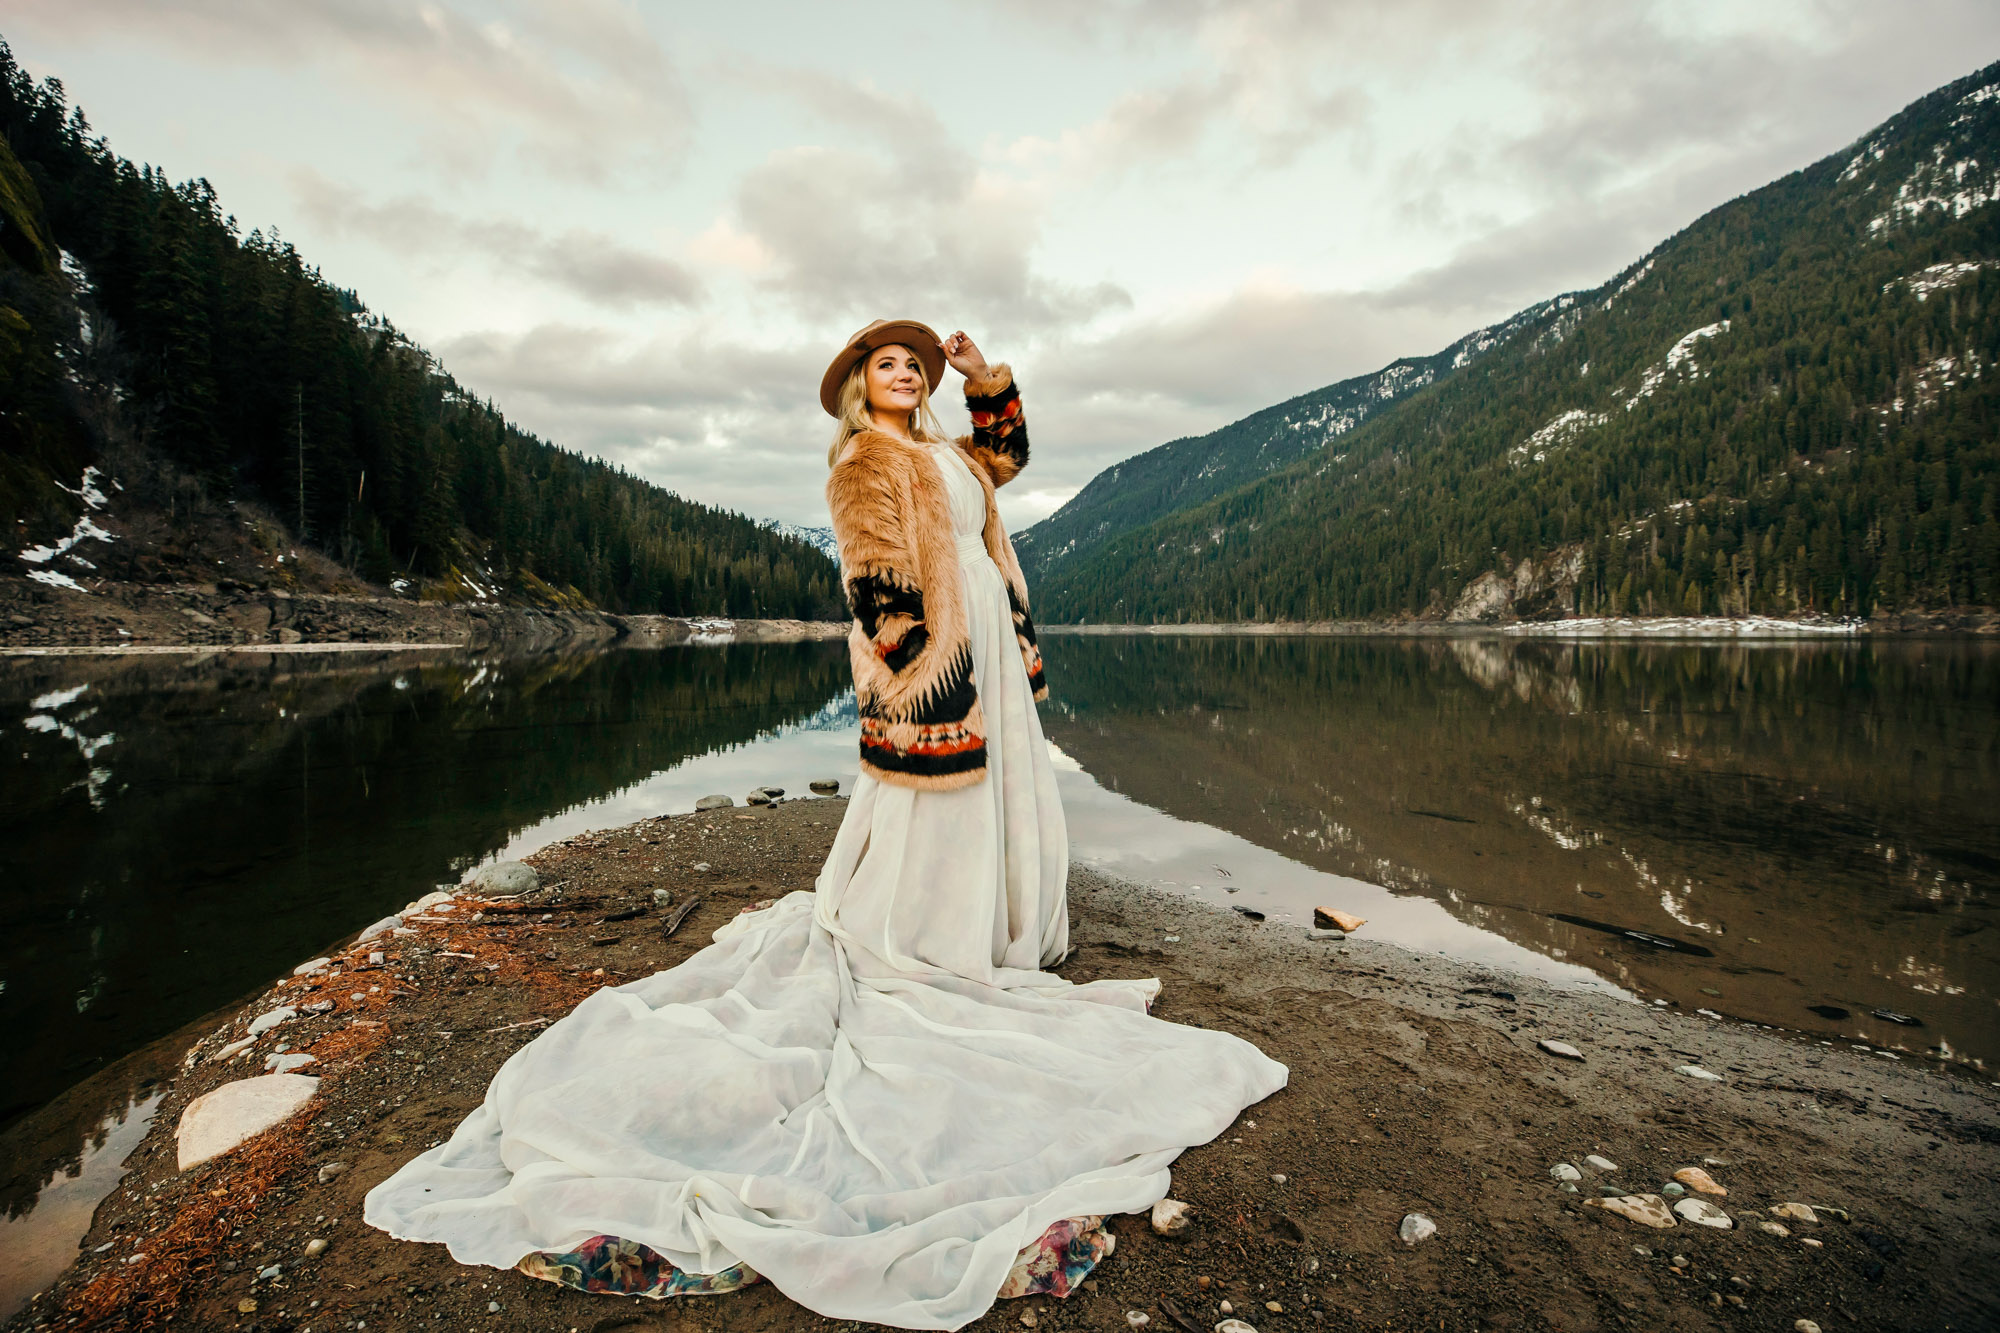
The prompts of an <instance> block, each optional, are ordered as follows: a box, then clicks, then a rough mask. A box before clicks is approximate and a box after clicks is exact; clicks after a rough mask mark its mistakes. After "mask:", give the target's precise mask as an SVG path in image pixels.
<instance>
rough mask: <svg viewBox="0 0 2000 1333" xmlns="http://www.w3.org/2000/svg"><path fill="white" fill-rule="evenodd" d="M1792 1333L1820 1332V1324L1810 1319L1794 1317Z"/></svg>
mask: <svg viewBox="0 0 2000 1333" xmlns="http://www.w3.org/2000/svg"><path fill="white" fill-rule="evenodd" d="M1792 1333H1819V1325H1818V1324H1815V1323H1814V1322H1813V1321H1812V1320H1810V1319H1794V1320H1793V1321H1792Z"/></svg>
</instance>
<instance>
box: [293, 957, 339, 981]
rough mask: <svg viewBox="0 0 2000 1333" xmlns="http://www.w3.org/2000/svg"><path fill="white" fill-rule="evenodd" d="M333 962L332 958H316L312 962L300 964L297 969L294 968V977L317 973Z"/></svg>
mask: <svg viewBox="0 0 2000 1333" xmlns="http://www.w3.org/2000/svg"><path fill="white" fill-rule="evenodd" d="M332 962H333V960H332V959H331V958H315V959H313V960H312V961H311V962H306V963H300V964H299V965H298V966H297V967H295V968H293V969H292V975H293V976H295V977H302V976H304V975H305V974H306V973H308V972H317V971H319V970H321V969H322V968H324V967H326V966H328V965H329V964H330V963H332Z"/></svg>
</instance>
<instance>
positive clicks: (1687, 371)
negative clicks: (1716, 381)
mask: <svg viewBox="0 0 2000 1333" xmlns="http://www.w3.org/2000/svg"><path fill="white" fill-rule="evenodd" d="M1727 332H1729V321H1728V320H1726V319H1719V320H1717V321H1716V322H1715V323H1713V324H1705V325H1703V326H1702V327H1701V328H1698V329H1696V330H1694V331H1693V332H1692V333H1684V334H1682V335H1681V337H1680V340H1679V341H1678V342H1676V343H1675V344H1674V345H1673V346H1672V347H1670V348H1668V349H1667V359H1666V360H1665V361H1663V362H1660V363H1658V364H1655V365H1650V366H1647V367H1646V368H1645V369H1644V370H1643V371H1641V372H1639V388H1638V389H1637V391H1636V392H1634V393H1633V395H1632V396H1631V397H1630V398H1627V399H1626V400H1625V410H1626V411H1627V412H1630V411H1631V410H1632V409H1633V408H1635V407H1637V406H1638V405H1639V402H1640V400H1641V399H1645V398H1651V397H1652V396H1653V394H1654V393H1655V392H1656V391H1657V390H1658V389H1659V387H1660V386H1661V385H1662V384H1664V383H1666V382H1667V379H1668V377H1669V376H1673V377H1675V378H1678V379H1682V380H1691V379H1700V378H1701V377H1702V376H1704V375H1706V374H1707V373H1708V372H1707V371H1705V370H1703V369H1702V368H1701V365H1700V363H1699V362H1697V361H1696V360H1695V355H1694V347H1695V344H1696V343H1698V342H1700V341H1701V340H1702V339H1704V338H1713V337H1715V336H1716V335H1718V334H1723V333H1727Z"/></svg>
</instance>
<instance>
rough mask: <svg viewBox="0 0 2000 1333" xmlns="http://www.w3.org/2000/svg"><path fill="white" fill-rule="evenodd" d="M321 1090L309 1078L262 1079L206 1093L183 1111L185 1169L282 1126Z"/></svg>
mask: <svg viewBox="0 0 2000 1333" xmlns="http://www.w3.org/2000/svg"><path fill="white" fill-rule="evenodd" d="M317 1091H319V1080H318V1079H316V1078H311V1077H308V1076H307V1075H305V1074H260V1075H258V1076H257V1077H255V1078H243V1079H238V1080H236V1081H235V1082H234V1083H225V1084H223V1085H222V1086H221V1087H219V1088H216V1089H215V1090H214V1091H212V1092H206V1093H203V1094H202V1095H201V1096H199V1097H197V1098H195V1099H194V1100H193V1101H191V1102H189V1103H188V1104H187V1109H186V1110H184V1111H182V1112H181V1119H180V1124H179V1125H178V1126H177V1127H176V1128H175V1130H174V1142H175V1145H176V1147H177V1149H178V1156H179V1163H180V1169H181V1170H183V1171H185V1170H187V1169H188V1168H189V1167H191V1166H198V1165H200V1164H201V1163H203V1162H206V1161H207V1160H208V1159H209V1158H211V1157H218V1156H220V1155H222V1154H223V1153H226V1152H228V1151H229V1150H230V1149H231V1148H234V1147H235V1146H236V1145H237V1144H239V1143H242V1142H243V1141H244V1140H245V1139H248V1138H250V1137H252V1136H254V1135H257V1134H261V1133H263V1132H264V1131H265V1130H267V1129H269V1128H271V1126H273V1125H275V1124H278V1123H279V1122H280V1121H282V1120H284V1119H285V1118H286V1117H287V1116H289V1115H291V1114H292V1113H293V1112H294V1111H297V1110H298V1109H299V1108H300V1107H301V1106H304V1105H305V1104H306V1103H307V1102H309V1101H311V1100H312V1098H313V1094H314V1093H316V1092H317Z"/></svg>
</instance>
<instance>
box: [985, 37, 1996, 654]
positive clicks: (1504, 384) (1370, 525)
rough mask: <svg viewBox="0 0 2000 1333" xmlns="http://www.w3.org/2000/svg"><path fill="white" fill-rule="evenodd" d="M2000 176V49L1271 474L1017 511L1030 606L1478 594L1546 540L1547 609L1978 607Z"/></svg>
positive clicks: (1992, 482)
mask: <svg viewBox="0 0 2000 1333" xmlns="http://www.w3.org/2000/svg"><path fill="white" fill-rule="evenodd" d="M1996 203H2000V65H1995V66H1992V67H1989V68H1987V69H1985V70H1983V71H1981V72H1980V73H1978V74H1976V75H1973V76H1971V77H1968V78H1966V79H1963V80H1960V81H1958V82H1956V83H1954V84H1952V85H1950V86H1948V87H1945V88H1943V89H1940V90H1938V91H1937V92H1934V93H1932V94H1930V95H1928V96H1926V97H1924V98H1922V99H1920V100H1919V101H1917V102H1916V103H1914V104H1912V105H1911V106H1910V107H1908V108H1907V109H1905V110H1904V111H1903V112H1901V113H1899V114H1898V115H1897V116H1895V117H1894V118H1892V119H1891V120H1890V121H1888V122H1887V123H1886V124H1884V125H1882V126H1881V127H1880V128H1879V129H1877V130H1875V131H1874V132H1872V133H1870V134H1868V135H1866V136H1864V138H1863V139H1862V140H1860V141H1859V142H1858V143H1856V144H1854V145H1853V146H1851V147H1850V148H1848V149H1846V150H1845V151H1843V152H1841V153H1838V154H1836V155H1834V156H1832V157H1829V158H1827V159H1825V160H1824V161H1821V162H1818V163H1815V164H1814V165H1812V166H1810V167H1808V168H1806V169H1804V170H1801V171H1798V172H1795V173H1793V174H1791V175H1789V176H1786V177H1784V178H1783V179H1781V180H1778V181H1776V182H1774V183H1772V184H1770V185H1768V186H1765V187H1764V188H1762V189H1759V190H1757V191H1755V192H1753V193H1751V194H1749V195H1746V196H1744V197H1742V198H1739V199H1736V200H1733V201H1731V202H1729V203H1727V204H1725V205H1723V206H1721V207H1719V208H1717V209H1715V210H1713V211H1712V212H1710V213H1709V214H1707V215H1706V216H1704V217H1702V218H1701V219H1699V220H1698V221H1696V222H1695V223H1694V224H1693V225H1691V226H1689V227H1688V228H1687V229H1686V230H1684V231H1682V232H1681V233H1680V234H1678V235H1676V236H1674V237H1672V238H1670V239H1669V240H1667V241H1666V242H1664V243H1663V244H1661V245H1660V246H1659V247H1658V248H1657V249H1656V250H1654V252H1653V253H1652V254H1651V255H1649V256H1646V257H1645V258H1644V259H1643V260H1641V261H1640V262H1638V263H1635V264H1633V265H1632V266H1631V267H1629V268H1628V269H1627V270H1625V271H1624V272H1622V273H1620V274H1619V275H1618V276H1617V277H1615V278H1613V279H1612V280H1611V281H1610V282H1607V283H1606V284H1605V285H1604V286H1602V287H1600V288H1598V289H1596V290H1594V291H1587V292H1578V293H1572V294H1569V295H1565V296H1562V297H1559V298H1557V299H1555V300H1553V301H1549V302H1544V303H1541V304H1538V305H1537V306H1535V307H1531V308H1530V309H1529V310H1528V311H1524V312H1523V314H1522V316H1521V317H1518V318H1517V319H1516V320H1514V321H1510V322H1509V323H1508V324H1507V325H1505V326H1502V329H1503V332H1504V340H1503V341H1501V342H1500V344H1499V345H1498V346H1495V347H1493V348H1492V349H1491V350H1489V351H1486V352H1484V353H1483V354H1482V355H1480V356H1478V357H1477V358H1476V359H1473V360H1470V361H1469V363H1468V364H1464V365H1463V366H1462V367H1459V368H1441V370H1440V373H1439V374H1438V375H1437V376H1436V377H1435V382H1434V383H1430V384H1428V385H1426V386H1425V387H1423V388H1422V389H1420V390H1419V391H1417V392H1414V393H1410V394H1408V395H1407V396H1404V397H1402V398H1401V399H1400V400H1399V401H1397V402H1395V403H1393V404H1392V405H1390V406H1387V407H1383V408H1381V409H1380V410H1378V411H1376V412H1375V413H1374V414H1373V415H1371V416H1370V417H1368V419H1366V420H1365V421H1362V422H1360V423H1359V424H1357V425H1354V426H1353V428H1352V429H1349V430H1344V431H1341V432H1338V433H1333V432H1329V433H1326V434H1325V435H1324V438H1323V442H1321V443H1319V445H1318V447H1316V448H1310V449H1308V450H1306V451H1304V453H1303V456H1301V457H1298V458H1297V459H1296V461H1293V462H1291V463H1289V464H1288V465H1286V466H1284V467H1281V468H1278V469H1276V470H1273V471H1270V472H1269V473H1268V474H1267V475H1265V476H1263V477H1261V478H1260V479H1257V480H1253V481H1250V482H1248V483H1247V484H1243V485H1239V486H1237V487H1235V488H1234V489H1231V490H1230V491H1228V492H1227V493H1226V494H1222V495H1219V496H1216V497H1214V498H1211V499H1205V500H1203V501H1202V502H1200V503H1196V504H1192V505H1188V506H1185V507H1177V508H1175V509H1174V510H1173V511H1172V512H1168V513H1165V514H1162V515H1159V516H1157V517H1153V518H1152V519H1151V520H1150V521H1149V522H1145V523H1144V524H1142V525H1140V526H1136V527H1133V528H1131V529H1130V530H1128V531H1124V532H1122V533H1116V534H1113V535H1109V536H1108V537H1107V538H1106V539H1105V540H1104V541H1102V542H1101V543H1100V544H1098V545H1096V546H1094V547H1090V546H1084V547H1083V548H1082V549H1078V550H1076V551H1074V552H1073V553H1072V552H1065V551H1063V550H1062V549H1061V547H1060V546H1057V547H1056V549H1055V550H1053V551H1051V548H1050V544H1049V543H1048V542H1046V541H1043V540H1040V533H1041V531H1042V530H1043V529H1047V530H1049V531H1051V532H1052V531H1054V530H1057V529H1060V528H1061V527H1062V526H1063V522H1064V520H1065V513H1064V512H1063V511H1058V513H1057V514H1056V515H1054V516H1052V517H1051V518H1050V519H1048V520H1045V521H1044V524H1043V525H1038V528H1037V529H1031V530H1030V532H1029V533H1028V534H1025V536H1026V537H1027V545H1028V546H1029V548H1030V549H1031V550H1037V551H1038V553H1039V554H1041V555H1042V560H1043V564H1042V569H1041V578H1040V581H1039V586H1038V588H1037V594H1038V598H1039V608H1038V609H1039V611H1040V614H1041V616H1042V618H1043V619H1044V620H1046V621H1049V622H1050V623H1058V622H1063V621H1135V622H1142V623H1173V622H1182V621H1236V620H1300V621H1305V620H1334V619H1381V618H1399V617H1432V618H1436V617H1451V616H1452V615H1453V613H1454V612H1455V611H1457V612H1459V613H1460V615H1461V617H1465V616H1466V612H1465V608H1464V606H1463V605H1462V603H1463V602H1464V600H1465V597H1466V593H1467V591H1468V589H1470V588H1473V587H1475V585H1478V584H1480V582H1481V581H1482V580H1485V581H1486V582H1487V583H1489V584H1490V583H1492V582H1493V581H1495V580H1498V581H1502V582H1512V583H1514V584H1517V585H1518V584H1520V583H1521V582H1523V581H1524V579H1525V574H1526V569H1527V567H1528V566H1530V565H1532V566H1534V567H1535V569H1536V570H1538V571H1540V572H1539V573H1538V574H1537V575H1536V577H1537V578H1541V577H1544V576H1545V575H1547V574H1548V573H1549V571H1554V574H1555V576H1556V577H1557V579H1558V581H1559V582H1560V583H1561V584H1562V586H1563V589H1564V594H1563V596H1562V597H1561V598H1559V599H1555V600H1552V601H1550V602H1548V603H1547V604H1546V606H1545V608H1543V610H1542V611H1540V612H1539V613H1544V614H1566V613H1578V614H1585V615H1593V614H1597V615H1608V614H1637V615H1680V614H1687V615H1748V614H1777V615H1799V614H1820V615H1835V616H1869V615H1874V614H1877V613H1882V612H1889V611H1901V610H1938V609H1947V608H1963V607H1968V606H1986V607H1991V606H1993V605H1995V604H1996V603H2000V468H1996V464H2000V364H1996V362H2000V207H1996ZM1336 387H1339V386H1336ZM1256 421H1257V418H1252V419H1251V422H1252V423H1254V422H1256ZM1247 424H1249V423H1239V425H1247ZM1231 429H1233V428H1231ZM1267 433H1268V432H1267ZM1218 434H1222V433H1221V432H1218ZM1192 461H1195V462H1199V461H1201V458H1200V456H1199V455H1197V456H1196V457H1195V458H1194V459H1193V460H1192ZM1106 476H1109V474H1108V473H1107V474H1106ZM1100 480H1103V478H1100ZM1093 485H1095V483H1093ZM1090 494H1091V490H1090V488H1086V491H1085V492H1084V493H1083V494H1082V495H1080V496H1079V497H1078V499H1079V500H1083V499H1085V497H1087V496H1089V495H1090ZM1073 503H1075V502H1073Z"/></svg>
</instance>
